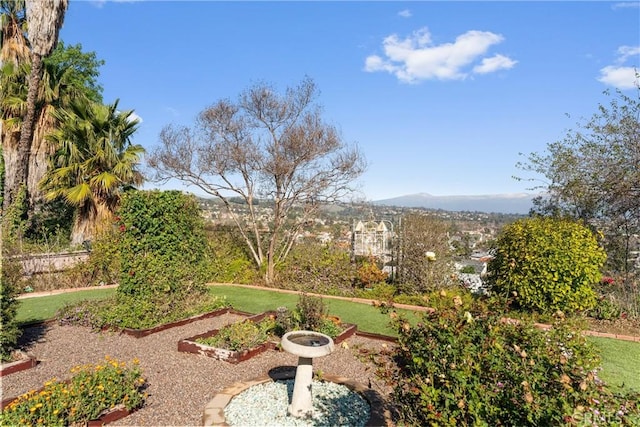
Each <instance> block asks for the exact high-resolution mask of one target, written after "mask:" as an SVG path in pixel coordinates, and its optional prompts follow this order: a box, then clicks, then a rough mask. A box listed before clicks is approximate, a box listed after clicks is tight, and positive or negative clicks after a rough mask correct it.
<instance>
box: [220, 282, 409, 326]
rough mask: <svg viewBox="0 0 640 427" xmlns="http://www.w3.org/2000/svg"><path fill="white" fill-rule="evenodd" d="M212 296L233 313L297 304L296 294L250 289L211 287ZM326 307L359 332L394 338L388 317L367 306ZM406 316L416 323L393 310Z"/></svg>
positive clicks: (332, 302) (347, 303) (342, 304)
mask: <svg viewBox="0 0 640 427" xmlns="http://www.w3.org/2000/svg"><path fill="white" fill-rule="evenodd" d="M209 291H210V292H212V293H213V294H215V295H218V296H226V298H227V301H228V302H229V303H230V304H231V305H232V306H233V308H235V309H236V310H241V311H248V312H250V313H261V312H263V311H267V310H274V309H276V308H278V307H280V306H285V307H287V308H289V309H290V310H292V309H294V308H295V306H296V303H297V302H298V295H294V294H283V293H278V292H274V291H270V290H261V289H250V288H242V287H236V286H212V287H211V288H210V289H209ZM325 301H326V303H327V306H328V307H329V314H332V315H334V316H338V317H340V319H341V320H342V322H344V323H355V324H357V325H358V330H359V331H364V332H373V333H376V334H382V335H391V336H395V335H396V334H395V332H394V331H393V329H391V328H390V327H389V315H388V314H384V313H381V312H380V310H379V309H377V308H375V307H373V306H371V305H366V304H359V303H353V302H350V301H344V300H338V299H331V298H325ZM396 311H398V312H401V313H403V314H405V315H406V316H407V317H408V318H409V319H411V320H416V319H417V316H416V314H415V313H414V312H412V311H409V310H396Z"/></svg>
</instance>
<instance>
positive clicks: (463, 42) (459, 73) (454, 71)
mask: <svg viewBox="0 0 640 427" xmlns="http://www.w3.org/2000/svg"><path fill="white" fill-rule="evenodd" d="M503 40H504V37H503V36H502V35H500V34H494V33H491V32H488V31H475V30H472V31H467V32H466V33H464V34H461V35H459V36H458V37H456V40H455V42H453V43H443V44H440V45H435V44H433V42H432V39H431V33H430V32H429V30H428V29H427V28H421V29H419V30H417V31H415V32H413V34H412V35H411V36H409V37H407V38H405V39H400V38H399V37H398V35H396V34H392V35H390V36H388V37H386V38H385V39H384V41H383V42H382V46H383V49H384V55H385V56H384V57H381V56H379V55H371V56H369V57H367V58H366V60H365V68H364V69H365V71H368V72H375V71H386V72H388V73H391V74H394V75H395V76H396V77H397V78H398V79H399V80H401V81H403V82H407V83H414V82H417V81H420V80H462V79H464V78H466V77H468V75H469V73H482V74H486V73H489V72H494V71H497V70H499V69H506V68H511V67H513V66H514V65H515V64H516V61H513V60H512V59H510V58H508V57H506V56H504V55H495V56H493V57H491V58H484V57H483V56H484V55H485V54H486V52H487V50H488V49H489V48H490V47H491V46H492V45H494V44H498V43H501V42H502V41H503ZM477 61H481V63H480V65H477V66H475V67H473V68H471V69H470V70H469V67H470V66H471V65H472V64H473V63H474V62H477Z"/></svg>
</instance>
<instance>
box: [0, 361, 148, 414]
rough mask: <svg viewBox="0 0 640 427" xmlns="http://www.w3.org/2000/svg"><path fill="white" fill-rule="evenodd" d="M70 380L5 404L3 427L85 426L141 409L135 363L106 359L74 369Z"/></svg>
mask: <svg viewBox="0 0 640 427" xmlns="http://www.w3.org/2000/svg"><path fill="white" fill-rule="evenodd" d="M71 373H72V374H73V376H72V377H71V379H70V380H69V381H60V380H58V379H56V378H53V379H51V380H50V381H48V382H46V383H45V384H44V387H43V388H42V390H39V391H36V390H31V391H29V392H27V393H25V394H23V395H22V396H19V397H18V398H17V399H16V400H14V401H13V402H11V403H10V404H9V405H7V406H6V407H5V408H4V410H3V411H2V414H1V415H0V424H2V425H42V426H60V425H85V424H86V423H87V422H88V421H90V420H96V419H98V418H99V417H100V416H101V415H102V414H103V413H105V412H106V411H109V410H112V409H116V408H120V407H124V408H126V409H128V410H132V409H136V408H139V407H141V406H142V405H143V404H144V402H145V399H146V394H145V392H144V389H145V387H146V384H145V379H144V377H143V376H142V371H141V370H140V367H139V366H138V361H137V360H136V359H134V360H133V361H132V362H131V363H129V364H127V363H126V362H121V361H118V360H115V359H113V358H110V357H109V356H106V357H105V360H104V361H103V362H102V363H98V364H95V365H82V366H76V367H74V368H72V369H71Z"/></svg>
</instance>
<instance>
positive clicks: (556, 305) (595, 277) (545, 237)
mask: <svg viewBox="0 0 640 427" xmlns="http://www.w3.org/2000/svg"><path fill="white" fill-rule="evenodd" d="M605 258H606V255H605V252H604V251H603V250H602V248H600V247H599V246H598V242H597V241H596V238H595V237H594V235H593V234H592V232H591V231H590V230H589V229H587V228H586V227H584V226H582V225H580V224H578V223H576V222H573V221H570V220H564V219H554V218H542V217H537V218H528V219H524V220H519V221H516V222H514V223H512V224H509V225H507V226H506V227H505V228H504V229H503V230H502V232H501V233H500V235H499V236H498V239H497V242H496V248H495V257H494V258H493V259H492V260H491V261H489V265H488V270H489V276H488V277H487V282H488V284H489V286H490V288H491V290H492V292H495V293H497V294H500V295H503V296H508V297H513V298H514V301H515V302H516V304H518V305H519V306H520V307H522V308H525V309H531V310H536V311H540V312H552V311H556V310H562V311H569V312H573V311H578V310H588V309H590V308H593V307H594V306H595V304H596V296H595V292H594V290H593V288H592V286H593V285H594V284H596V283H598V281H599V280H600V277H601V273H600V268H601V267H602V265H603V264H604V261H605Z"/></svg>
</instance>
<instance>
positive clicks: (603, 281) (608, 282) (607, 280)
mask: <svg viewBox="0 0 640 427" xmlns="http://www.w3.org/2000/svg"><path fill="white" fill-rule="evenodd" d="M613 282H615V280H614V279H613V277H609V276H604V277H603V278H602V279H600V283H601V284H603V285H611V284H613Z"/></svg>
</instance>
